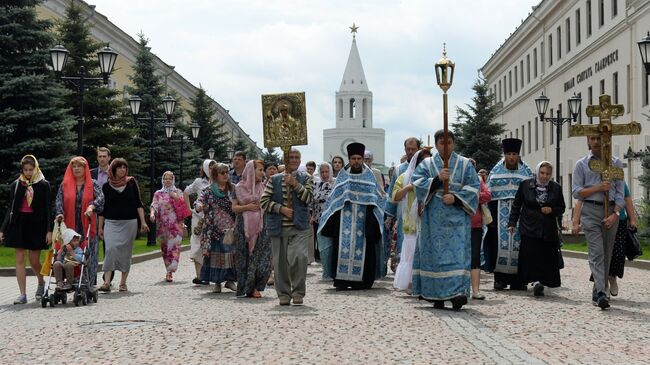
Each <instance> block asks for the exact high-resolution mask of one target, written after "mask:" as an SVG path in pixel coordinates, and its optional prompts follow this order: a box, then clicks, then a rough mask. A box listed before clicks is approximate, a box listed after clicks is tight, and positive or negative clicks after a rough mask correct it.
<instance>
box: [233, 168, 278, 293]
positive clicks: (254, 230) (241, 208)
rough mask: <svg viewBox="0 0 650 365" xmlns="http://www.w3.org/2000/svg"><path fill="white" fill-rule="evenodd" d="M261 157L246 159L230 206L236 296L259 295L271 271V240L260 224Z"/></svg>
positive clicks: (262, 171) (261, 216) (262, 219)
mask: <svg viewBox="0 0 650 365" xmlns="http://www.w3.org/2000/svg"><path fill="white" fill-rule="evenodd" d="M263 178H264V161H262V160H251V161H248V163H247V164H246V167H244V172H243V173H242V179H241V180H240V181H239V182H238V183H237V185H236V186H235V194H234V195H233V198H232V210H233V212H235V214H237V216H236V218H235V250H236V255H237V277H238V280H237V296H238V297H244V296H247V297H252V298H261V297H262V294H261V293H260V292H261V291H264V288H265V287H266V281H267V280H268V278H269V275H270V274H271V240H270V239H269V237H268V235H267V234H266V229H265V226H264V211H263V210H262V208H260V198H261V197H262V193H263V192H264V187H265V184H264V182H263V181H262V180H263Z"/></svg>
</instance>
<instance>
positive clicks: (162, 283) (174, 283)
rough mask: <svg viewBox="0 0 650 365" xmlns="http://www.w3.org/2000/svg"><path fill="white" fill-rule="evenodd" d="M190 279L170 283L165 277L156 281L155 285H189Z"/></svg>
mask: <svg viewBox="0 0 650 365" xmlns="http://www.w3.org/2000/svg"><path fill="white" fill-rule="evenodd" d="M187 283H189V281H176V280H174V281H172V282H171V283H168V282H166V281H165V279H163V280H160V281H158V282H155V283H154V284H153V285H168V286H174V285H187Z"/></svg>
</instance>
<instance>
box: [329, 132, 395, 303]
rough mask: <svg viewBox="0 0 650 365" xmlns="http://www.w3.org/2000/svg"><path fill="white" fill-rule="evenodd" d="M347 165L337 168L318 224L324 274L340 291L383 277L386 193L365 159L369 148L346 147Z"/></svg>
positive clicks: (356, 144)
mask: <svg viewBox="0 0 650 365" xmlns="http://www.w3.org/2000/svg"><path fill="white" fill-rule="evenodd" d="M347 150H348V158H349V160H350V162H349V165H348V166H346V168H344V169H342V170H341V171H340V172H339V175H338V176H337V177H336V184H335V185H334V188H333V189H332V192H331V193H330V196H329V198H328V199H327V202H326V203H325V207H324V210H323V214H322V216H321V219H320V226H319V227H318V249H319V251H320V253H321V262H322V263H323V271H324V275H323V276H324V277H331V278H333V279H334V287H335V288H336V290H347V289H353V290H356V289H370V288H371V287H372V285H373V283H374V281H375V279H377V278H380V277H381V275H382V261H383V259H382V258H383V257H384V255H383V249H384V245H383V240H382V235H383V222H384V211H383V207H384V204H385V197H384V195H383V194H382V193H381V190H380V187H379V186H378V184H377V179H376V178H375V175H374V174H373V172H372V170H371V169H370V168H368V166H366V165H365V164H364V163H363V154H364V151H365V146H364V145H363V144H361V143H357V142H355V143H350V144H349V145H348V146H347Z"/></svg>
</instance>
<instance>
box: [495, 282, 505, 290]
mask: <svg viewBox="0 0 650 365" xmlns="http://www.w3.org/2000/svg"><path fill="white" fill-rule="evenodd" d="M507 287H508V285H507V284H506V283H504V282H501V281H495V282H494V290H506V288H507Z"/></svg>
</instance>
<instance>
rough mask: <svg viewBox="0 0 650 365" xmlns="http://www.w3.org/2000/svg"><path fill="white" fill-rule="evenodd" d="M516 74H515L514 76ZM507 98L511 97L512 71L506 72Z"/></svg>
mask: <svg viewBox="0 0 650 365" xmlns="http://www.w3.org/2000/svg"><path fill="white" fill-rule="evenodd" d="M516 75H517V74H516V73H515V76H516ZM508 97H509V98H511V97H512V71H508Z"/></svg>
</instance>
